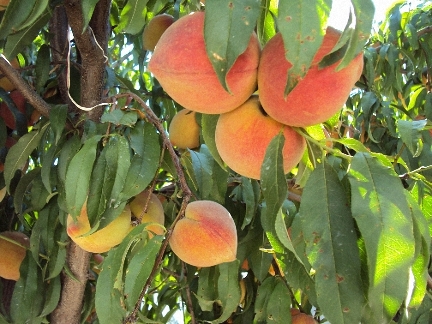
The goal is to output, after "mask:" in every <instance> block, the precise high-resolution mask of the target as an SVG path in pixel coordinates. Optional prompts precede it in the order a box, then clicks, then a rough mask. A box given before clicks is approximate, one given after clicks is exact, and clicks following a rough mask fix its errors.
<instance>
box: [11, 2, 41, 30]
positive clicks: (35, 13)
mask: <svg viewBox="0 0 432 324" xmlns="http://www.w3.org/2000/svg"><path fill="white" fill-rule="evenodd" d="M17 2H18V1H17ZM48 5H49V0H36V1H35V3H34V5H33V8H32V11H31V13H30V14H29V16H28V17H27V19H26V20H25V22H24V23H22V24H21V26H20V29H21V30H22V29H25V28H27V27H29V26H31V25H32V24H33V23H34V22H35V21H36V20H37V19H38V18H39V17H41V16H42V15H43V14H45V13H46V11H48V10H49V8H48Z"/></svg>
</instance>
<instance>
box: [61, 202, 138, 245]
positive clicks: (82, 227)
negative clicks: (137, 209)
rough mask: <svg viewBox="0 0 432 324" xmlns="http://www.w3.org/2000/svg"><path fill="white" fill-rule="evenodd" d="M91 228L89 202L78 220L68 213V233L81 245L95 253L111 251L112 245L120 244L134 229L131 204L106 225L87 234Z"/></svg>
mask: <svg viewBox="0 0 432 324" xmlns="http://www.w3.org/2000/svg"><path fill="white" fill-rule="evenodd" d="M90 229H91V227H90V222H89V220H88V216H87V204H84V206H83V207H82V209H81V213H80V215H79V216H78V217H77V220H76V222H75V221H74V220H73V218H72V216H71V215H68V217H67V233H68V235H69V237H70V238H71V239H72V240H73V241H74V242H75V243H76V244H77V245H78V246H79V247H81V248H82V249H83V250H85V251H88V252H93V253H102V252H107V251H109V250H110V249H111V248H112V247H114V246H116V245H118V244H120V243H121V241H122V240H123V239H124V238H125V237H126V235H127V234H128V233H129V232H130V231H131V230H132V225H131V211H130V208H129V206H126V207H125V209H124V210H123V211H122V213H121V214H120V215H119V216H118V217H117V218H116V219H114V220H113V221H112V222H111V223H109V224H108V225H107V226H106V227H104V228H102V229H100V230H97V231H96V232H94V233H92V234H90V235H86V234H87V233H88V232H89V231H90Z"/></svg>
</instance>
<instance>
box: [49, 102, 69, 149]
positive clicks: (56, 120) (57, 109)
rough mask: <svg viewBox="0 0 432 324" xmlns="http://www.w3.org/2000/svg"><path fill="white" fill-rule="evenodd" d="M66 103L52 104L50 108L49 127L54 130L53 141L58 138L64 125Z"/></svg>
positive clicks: (56, 141)
mask: <svg viewBox="0 0 432 324" xmlns="http://www.w3.org/2000/svg"><path fill="white" fill-rule="evenodd" d="M67 108H68V106H67V105H54V106H52V107H51V110H50V121H51V128H52V130H53V131H54V135H55V143H56V144H57V143H58V141H59V140H60V138H61V136H62V134H63V131H64V130H65V126H66V118H67Z"/></svg>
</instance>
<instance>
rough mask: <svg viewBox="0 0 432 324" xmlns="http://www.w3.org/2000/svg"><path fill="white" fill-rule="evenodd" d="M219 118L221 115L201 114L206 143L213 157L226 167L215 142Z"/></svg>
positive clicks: (222, 166)
mask: <svg viewBox="0 0 432 324" xmlns="http://www.w3.org/2000/svg"><path fill="white" fill-rule="evenodd" d="M218 119H219V115H213V114H202V115H201V132H202V136H203V139H204V143H205V144H206V145H207V148H208V150H209V151H210V153H211V155H212V156H213V158H214V159H215V160H216V162H217V163H218V164H219V165H220V166H221V168H224V169H225V168H226V167H225V164H224V162H223V161H222V159H221V157H220V155H219V152H218V150H217V148H216V142H215V130H216V123H217V121H218Z"/></svg>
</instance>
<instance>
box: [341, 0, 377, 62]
mask: <svg viewBox="0 0 432 324" xmlns="http://www.w3.org/2000/svg"><path fill="white" fill-rule="evenodd" d="M352 4H353V7H354V14H355V21H356V24H355V28H354V32H353V33H352V34H351V37H350V38H349V39H350V41H349V43H348V48H347V50H346V52H345V55H344V57H343V59H342V61H341V62H340V63H339V65H338V67H337V69H338V70H340V69H342V68H344V67H346V66H347V65H348V64H349V63H350V62H351V61H352V60H353V59H354V57H355V56H356V55H358V53H360V52H361V51H362V50H363V46H364V45H365V44H366V42H367V40H368V39H369V35H370V31H371V30H372V22H373V18H374V14H375V6H374V4H373V1H372V0H352ZM347 32H349V30H348V31H347Z"/></svg>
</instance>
